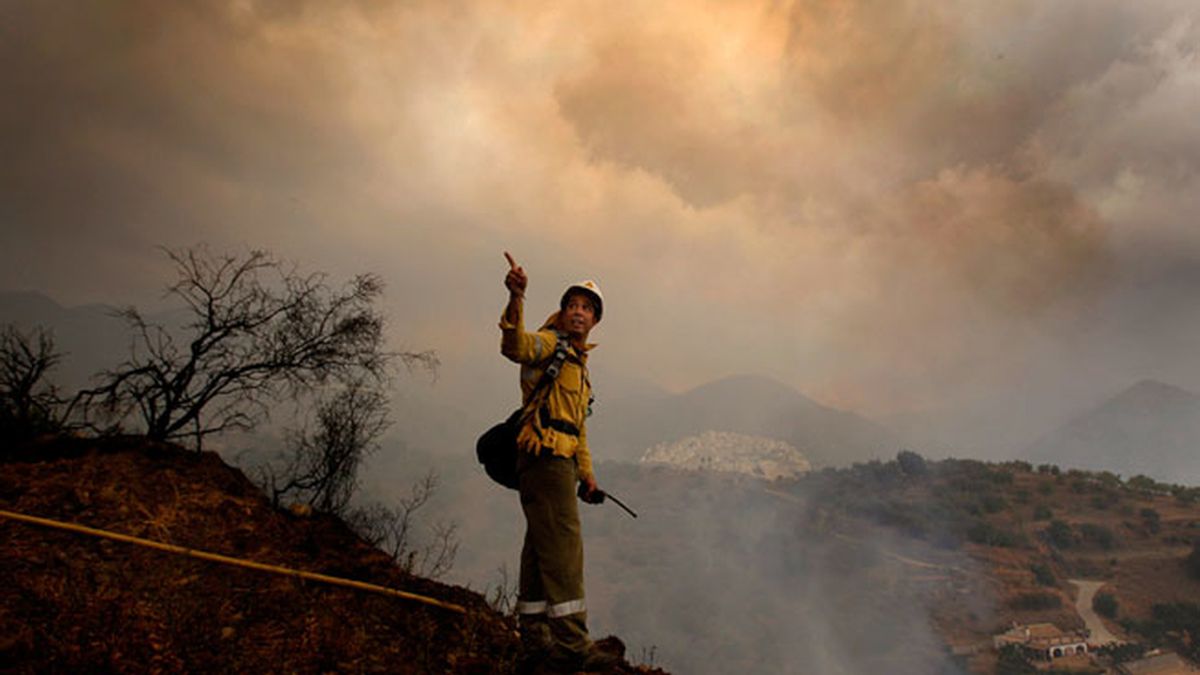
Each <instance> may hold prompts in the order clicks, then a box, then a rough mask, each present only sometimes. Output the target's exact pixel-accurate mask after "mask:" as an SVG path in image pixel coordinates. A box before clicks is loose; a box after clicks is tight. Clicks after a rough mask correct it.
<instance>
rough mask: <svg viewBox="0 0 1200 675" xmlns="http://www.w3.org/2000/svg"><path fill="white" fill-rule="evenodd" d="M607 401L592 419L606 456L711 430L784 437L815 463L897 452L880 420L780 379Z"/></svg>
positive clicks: (635, 453) (627, 456)
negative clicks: (822, 401) (839, 407)
mask: <svg viewBox="0 0 1200 675" xmlns="http://www.w3.org/2000/svg"><path fill="white" fill-rule="evenodd" d="M603 406H604V404H603V401H601V404H600V406H598V410H599V411H600V414H598V415H597V417H596V421H595V422H589V427H588V430H589V434H590V436H591V437H592V438H593V439H594V440H595V442H596V444H597V446H598V447H600V446H602V447H604V449H605V450H604V452H605V456H606V457H609V458H613V459H621V460H626V461H636V460H638V459H639V458H640V457H641V455H642V453H643V452H644V451H645V450H646V449H647V448H649V447H651V446H654V445H657V444H659V443H664V442H673V441H677V440H679V439H681V438H684V437H687V436H695V435H698V434H701V433H704V432H706V431H722V432H732V433H738V434H747V435H751V436H762V437H766V438H773V439H778V440H780V441H783V442H785V443H787V444H789V445H792V446H794V447H796V448H802V449H803V451H804V453H805V455H806V456H807V458H808V459H809V461H811V462H812V463H813V465H815V466H845V465H849V464H852V463H854V462H860V461H866V460H870V459H881V458H885V457H890V456H892V455H894V454H895V452H896V450H898V441H897V440H896V439H895V437H894V436H893V435H892V434H891V433H890V432H888V431H887V430H886V429H884V428H883V427H881V426H879V425H878V424H875V423H874V422H871V421H869V420H867V419H865V418H863V417H861V416H859V415H857V414H854V413H850V412H845V411H841V410H836V409H834V408H828V407H826V406H823V405H821V404H819V403H817V402H816V401H813V400H812V399H810V398H808V397H806V396H804V395H803V394H801V393H800V392H798V391H796V390H795V389H792V388H791V387H789V386H787V385H785V384H783V383H781V382H778V381H776V380H773V379H771V378H768V377H762V376H757V375H737V376H733V377H727V378H724V379H721V380H717V381H715V382H709V383H707V384H704V385H701V386H699V387H696V388H695V389H691V390H689V391H686V392H684V393H682V394H677V395H665V396H660V397H639V398H637V399H631V400H624V401H622V400H618V401H614V402H612V403H611V404H610V405H609V406H608V407H607V408H606V407H603ZM610 420H613V421H614V422H610ZM617 420H619V422H615V421H617ZM593 428H594V429H595V431H593Z"/></svg>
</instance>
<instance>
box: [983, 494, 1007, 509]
mask: <svg viewBox="0 0 1200 675" xmlns="http://www.w3.org/2000/svg"><path fill="white" fill-rule="evenodd" d="M979 505H980V507H982V508H983V511H984V513H999V512H1001V511H1003V510H1004V509H1007V508H1008V502H1007V501H1005V500H1004V497H1001V496H1000V495H984V496H983V498H982V499H980V500H979Z"/></svg>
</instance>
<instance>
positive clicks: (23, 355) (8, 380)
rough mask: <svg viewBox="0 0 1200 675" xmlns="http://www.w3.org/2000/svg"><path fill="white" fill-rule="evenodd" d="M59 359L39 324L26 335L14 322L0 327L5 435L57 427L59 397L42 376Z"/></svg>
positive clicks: (0, 410) (0, 407)
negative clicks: (11, 324)
mask: <svg viewBox="0 0 1200 675" xmlns="http://www.w3.org/2000/svg"><path fill="white" fill-rule="evenodd" d="M61 359H62V355H61V354H59V353H58V352H56V351H55V350H54V337H53V335H52V334H51V333H49V332H48V331H46V330H45V329H43V328H40V327H39V328H35V329H34V330H33V332H32V333H31V334H28V335H27V334H25V333H22V332H21V331H20V330H18V329H17V328H16V327H15V326H5V327H4V328H3V330H0V430H3V432H4V433H5V434H6V435H8V436H10V437H15V438H29V437H31V436H33V435H36V434H38V433H42V432H46V431H52V430H54V429H57V428H58V427H59V425H60V420H59V411H58V409H59V407H60V406H61V405H62V404H63V401H62V400H61V399H60V398H59V395H58V391H57V390H56V389H55V388H54V386H52V385H50V384H47V383H46V382H45V381H44V380H45V376H46V374H47V373H48V372H49V371H50V370H52V369H53V368H54V367H55V366H56V365H57V364H58V362H59V361H60V360H61Z"/></svg>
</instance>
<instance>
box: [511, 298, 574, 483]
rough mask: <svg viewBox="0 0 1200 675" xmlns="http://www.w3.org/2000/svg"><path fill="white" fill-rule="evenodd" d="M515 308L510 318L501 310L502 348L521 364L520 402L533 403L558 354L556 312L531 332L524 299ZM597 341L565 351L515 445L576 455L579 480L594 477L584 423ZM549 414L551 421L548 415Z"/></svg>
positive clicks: (528, 450) (558, 454) (565, 455)
mask: <svg viewBox="0 0 1200 675" xmlns="http://www.w3.org/2000/svg"><path fill="white" fill-rule="evenodd" d="M516 310H517V312H516V314H517V316H516V320H515V321H513V322H511V323H510V322H509V320H508V317H507V312H505V313H504V314H501V315H500V332H501V336H500V353H501V354H503V355H504V356H505V357H507V358H508V359H509V360H511V361H514V362H516V363H519V364H521V401H522V403H523V404H524V405H526V406H532V404H533V402H531V401H530V396H532V395H533V393H534V389H535V388H536V387H537V384H538V382H540V381H541V379H542V372H543V371H544V370H545V369H546V367H547V366H548V365H550V361H551V359H552V358H553V357H554V346H555V344H556V343H557V340H558V336H557V335H556V334H555V332H554V326H555V325H556V324H557V323H558V312H555V313H553V314H551V315H550V318H548V319H546V322H545V323H544V324H542V327H541V328H539V329H538V331H537V332H536V333H527V332H525V316H524V304H523V303H522V302H521V301H520V300H518V301H517V303H516ZM595 346H596V345H594V344H589V345H586V346H585V347H584V348H583V351H579V350H577V349H575V348H574V347H570V348H569V349H568V350H567V360H566V361H564V362H563V365H562V370H560V371H559V374H558V379H556V380H554V383H553V384H551V385H550V387H549V388H547V389H546V390H544V391H542V392H540V393H539V394H538V399H539V400H538V401H537V402H536V406H532V407H533V414H532V415H530V419H529V421H528V422H526V423H525V426H524V427H522V428H521V431H520V433H519V434H517V445H518V446H519V447H520V448H521V449H522V450H525V451H526V452H538V451H539V450H540V449H541V448H549V449H550V451H551V452H552V453H553V454H555V455H557V456H559V457H574V458H575V462H576V464H577V465H578V466H579V477H580V478H581V479H586V478H588V477H590V476H592V454H591V452H590V451H589V450H588V444H587V427H586V426H585V425H586V422H587V415H588V405H589V402H590V400H591V396H592V385H591V382H589V381H588V373H587V357H588V352H589V351H591V349H592V347H595ZM543 410H544V412H541V411H543ZM547 415H548V417H549V420H547V419H546V417H547ZM547 422H549V423H548V424H547ZM563 422H565V423H567V424H568V425H572V426H574V427H575V429H578V430H579V435H578V436H576V435H574V434H571V433H568V432H565V431H561V430H559V429H556V428H554V427H564V426H566V425H563V424H561V423H563Z"/></svg>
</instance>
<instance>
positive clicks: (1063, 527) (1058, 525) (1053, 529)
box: [1045, 520, 1075, 549]
mask: <svg viewBox="0 0 1200 675" xmlns="http://www.w3.org/2000/svg"><path fill="white" fill-rule="evenodd" d="M1045 534H1046V539H1047V540H1048V541H1049V542H1050V544H1051V545H1052V546H1054V547H1055V548H1059V549H1066V548H1071V547H1072V546H1074V545H1075V534H1074V533H1073V532H1071V526H1070V525H1068V524H1066V523H1065V522H1063V521H1061V520H1052V521H1050V527H1048V528H1046V530H1045Z"/></svg>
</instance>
